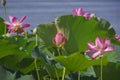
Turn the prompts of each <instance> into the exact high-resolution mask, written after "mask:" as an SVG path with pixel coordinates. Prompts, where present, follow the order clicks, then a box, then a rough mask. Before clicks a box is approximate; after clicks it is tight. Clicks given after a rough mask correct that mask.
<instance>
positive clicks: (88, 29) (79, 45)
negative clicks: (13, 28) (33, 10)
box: [0, 15, 120, 80]
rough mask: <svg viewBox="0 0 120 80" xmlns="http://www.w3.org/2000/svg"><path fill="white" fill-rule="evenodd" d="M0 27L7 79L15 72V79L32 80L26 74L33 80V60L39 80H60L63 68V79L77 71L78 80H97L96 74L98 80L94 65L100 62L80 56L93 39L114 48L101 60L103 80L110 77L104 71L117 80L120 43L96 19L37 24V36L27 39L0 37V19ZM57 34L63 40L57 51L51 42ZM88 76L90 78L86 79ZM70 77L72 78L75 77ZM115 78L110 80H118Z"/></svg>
mask: <svg viewBox="0 0 120 80" xmlns="http://www.w3.org/2000/svg"><path fill="white" fill-rule="evenodd" d="M0 27H1V28H0V65H1V66H3V67H4V68H5V70H6V69H7V70H10V71H12V72H15V73H10V72H8V71H7V72H6V71H5V73H4V74H5V76H8V75H9V79H11V80H12V79H14V78H15V76H16V75H17V73H19V75H21V77H20V78H19V79H16V80H33V77H32V76H31V75H29V74H32V75H33V76H34V78H35V80H37V77H36V76H37V75H36V69H35V59H37V61H36V64H37V67H38V72H39V74H40V78H41V80H42V79H43V80H50V79H53V80H56V79H59V80H61V77H62V75H63V67H65V68H66V72H65V79H66V80H67V79H70V78H71V75H73V74H75V75H76V74H77V77H78V72H81V75H82V76H81V80H90V79H91V80H97V78H95V75H96V74H97V77H99V74H98V73H97V72H99V71H98V70H97V67H94V66H99V65H100V59H96V60H91V59H90V57H89V56H86V55H83V54H84V52H85V50H87V49H88V45H87V42H89V41H90V42H94V41H95V38H96V37H97V36H100V37H102V38H108V39H110V40H112V44H113V45H114V46H115V47H117V48H116V49H115V51H113V52H109V53H105V56H104V57H103V58H102V59H103V65H104V69H103V71H104V74H105V75H104V76H103V78H104V79H105V80H113V78H110V77H108V76H109V75H111V76H112V75H113V74H110V72H108V71H111V72H113V73H114V77H118V78H119V76H118V75H117V74H118V72H120V71H119V63H117V61H118V59H119V58H118V56H119V55H118V56H117V54H119V53H120V51H119V44H120V43H119V42H117V41H115V39H114V38H113V36H114V35H115V31H114V29H113V28H112V26H111V24H110V23H109V22H108V21H106V20H104V19H102V18H97V17H96V18H91V19H89V20H87V19H86V18H84V17H82V16H73V15H65V16H60V17H58V18H56V19H55V21H54V22H51V23H46V24H40V25H39V26H38V27H37V33H36V34H35V35H33V34H28V38H27V39H26V38H24V36H22V35H16V34H14V36H12V37H9V38H7V37H6V38H4V37H2V35H3V34H4V27H5V25H4V24H3V19H1V18H0ZM57 32H62V33H63V34H64V35H65V37H66V38H67V42H66V43H65V45H64V46H63V47H61V48H59V49H58V48H57V47H56V45H54V44H53V42H52V40H53V38H54V37H55V35H56V33H57ZM36 35H38V38H37V41H38V45H37V46H35V43H36V37H35V36H36ZM59 53H60V55H59ZM107 63H108V64H107ZM93 67H94V69H93ZM88 70H89V71H88ZM94 71H95V72H96V74H95V72H94ZM90 73H92V74H90ZM23 74H24V75H23ZM89 74H90V76H94V77H90V76H89ZM108 74H109V75H108ZM0 77H1V76H0ZM6 78H8V77H6ZM72 78H74V79H75V77H72ZM118 78H114V79H115V80H118ZM1 79H2V78H1ZM6 80H7V79H6Z"/></svg>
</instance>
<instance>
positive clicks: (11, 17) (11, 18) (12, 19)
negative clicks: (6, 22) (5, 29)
mask: <svg viewBox="0 0 120 80" xmlns="http://www.w3.org/2000/svg"><path fill="white" fill-rule="evenodd" d="M9 19H10V22H11V23H16V22H18V19H17V18H16V17H13V16H9Z"/></svg>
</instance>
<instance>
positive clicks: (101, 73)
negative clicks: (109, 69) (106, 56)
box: [100, 57, 103, 80]
mask: <svg viewBox="0 0 120 80" xmlns="http://www.w3.org/2000/svg"><path fill="white" fill-rule="evenodd" d="M102 68H103V67H102V57H101V58H100V80H102Z"/></svg>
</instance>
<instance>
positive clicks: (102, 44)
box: [85, 37, 114, 59]
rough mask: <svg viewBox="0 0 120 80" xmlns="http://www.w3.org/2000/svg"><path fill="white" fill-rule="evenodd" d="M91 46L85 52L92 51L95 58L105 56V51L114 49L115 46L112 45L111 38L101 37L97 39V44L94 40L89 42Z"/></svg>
mask: <svg viewBox="0 0 120 80" xmlns="http://www.w3.org/2000/svg"><path fill="white" fill-rule="evenodd" d="M87 44H88V46H89V49H88V50H86V51H85V54H89V53H92V59H95V58H96V57H102V56H104V52H110V51H113V50H114V47H113V46H110V40H107V39H104V41H102V39H101V38H100V37H97V38H96V40H95V44H94V43H92V42H88V43H87Z"/></svg>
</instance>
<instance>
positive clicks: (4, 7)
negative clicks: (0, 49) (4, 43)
mask: <svg viewBox="0 0 120 80" xmlns="http://www.w3.org/2000/svg"><path fill="white" fill-rule="evenodd" d="M3 9H4V20H6V19H7V16H6V6H5V5H3ZM6 30H7V26H6V25H5V29H4V34H6V32H7V31H6Z"/></svg>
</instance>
